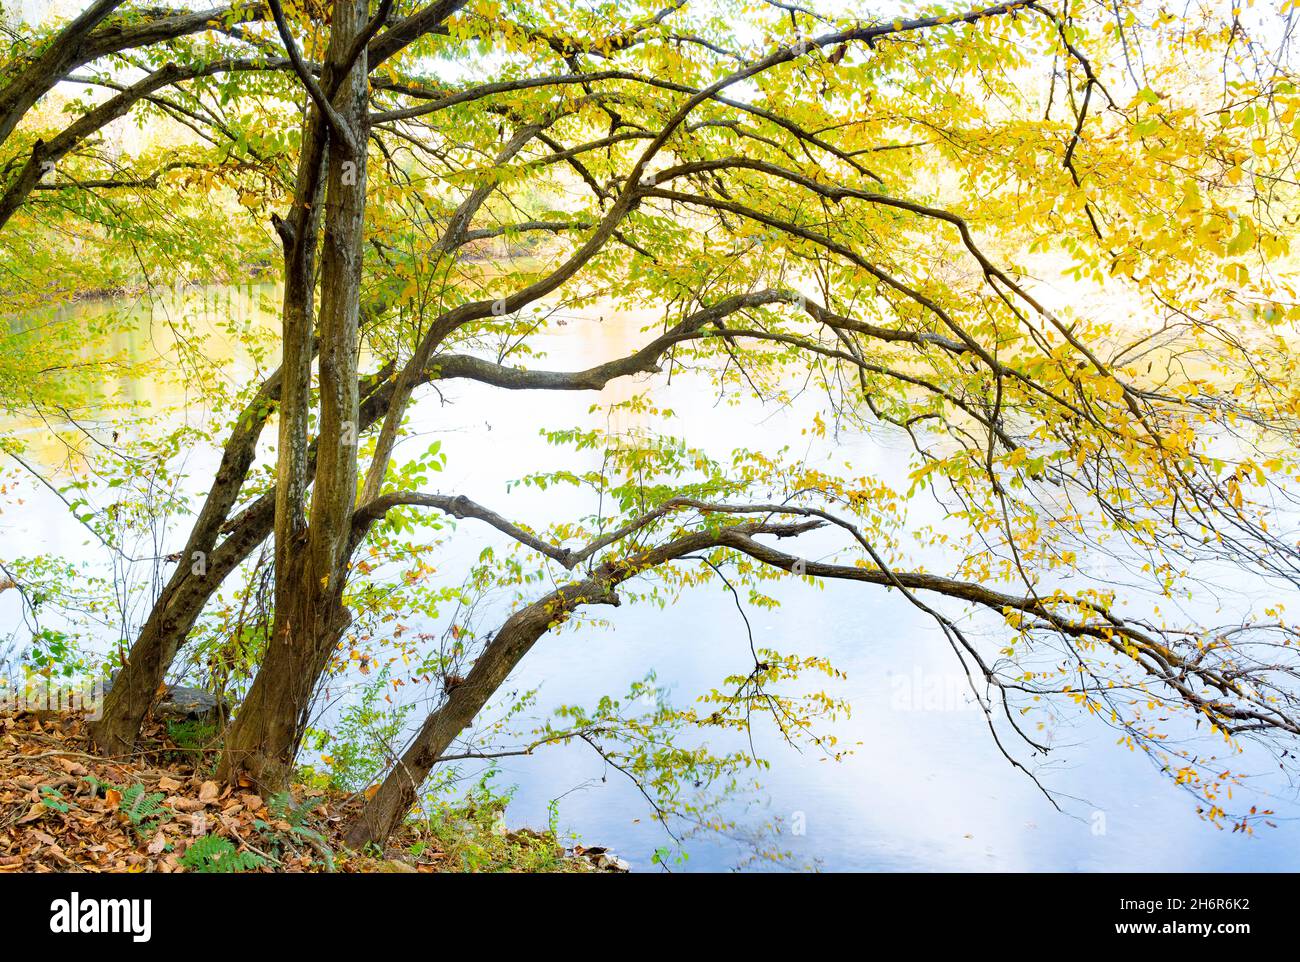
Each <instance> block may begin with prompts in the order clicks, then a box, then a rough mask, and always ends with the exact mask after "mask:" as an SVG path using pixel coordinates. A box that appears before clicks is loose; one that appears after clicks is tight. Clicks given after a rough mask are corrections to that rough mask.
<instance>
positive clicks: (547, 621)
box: [347, 577, 619, 849]
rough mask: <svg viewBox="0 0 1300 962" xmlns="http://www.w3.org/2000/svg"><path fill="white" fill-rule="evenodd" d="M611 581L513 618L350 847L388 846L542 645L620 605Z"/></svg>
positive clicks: (369, 808) (371, 805)
mask: <svg viewBox="0 0 1300 962" xmlns="http://www.w3.org/2000/svg"><path fill="white" fill-rule="evenodd" d="M618 603H619V602H618V595H617V594H616V593H615V592H614V589H613V587H612V586H611V585H610V583H609V581H608V580H606V579H605V578H600V577H593V578H591V579H588V580H587V581H584V582H581V583H580V584H575V585H565V586H564V587H563V588H560V589H559V590H557V591H553V592H551V593H550V594H549V595H547V596H546V597H544V598H542V599H540V600H539V601H535V602H533V603H532V604H530V605H528V607H526V608H521V609H520V610H519V611H517V612H515V613H514V614H513V615H511V616H510V617H509V618H508V619H506V622H505V624H504V625H502V626H501V630H500V631H498V632H497V633H496V635H495V636H494V637H493V639H492V641H490V642H489V643H488V645H487V647H486V648H484V649H483V653H482V654H481V655H479V657H478V659H477V660H476V661H475V662H474V667H473V668H471V669H470V672H469V674H468V675H467V676H466V677H465V680H464V681H463V682H462V683H461V684H459V685H457V686H456V687H455V688H453V689H452V690H451V692H450V694H448V696H447V701H446V703H444V704H443V706H442V707H441V708H439V709H438V710H437V711H435V712H433V713H432V714H431V715H429V717H428V718H426V719H425V722H424V724H423V725H422V726H421V727H420V731H419V733H418V734H417V735H416V736H415V740H414V741H412V742H411V745H410V747H409V748H407V750H406V751H405V753H403V755H402V758H401V760H400V761H399V762H398V763H397V765H396V767H394V768H393V770H392V771H391V772H389V773H388V777H387V778H385V779H384V781H383V783H382V784H381V785H380V786H379V790H378V791H377V792H375V794H374V795H373V796H372V797H371V798H370V800H369V801H368V802H367V803H366V806H365V808H363V809H362V810H361V814H360V815H359V816H358V818H357V820H356V821H355V822H354V823H353V824H352V826H351V827H350V828H349V829H348V834H347V842H348V844H349V845H350V846H352V847H353V848H356V849H360V848H362V847H363V846H365V845H367V844H371V843H373V844H376V845H382V844H384V842H385V841H386V840H387V839H388V837H389V836H390V835H391V834H392V833H393V832H394V831H395V830H396V829H397V828H398V827H399V826H400V825H401V824H402V821H403V820H404V819H405V818H406V814H407V813H408V812H409V811H410V810H411V809H412V807H414V805H415V802H416V798H417V796H418V794H419V791H420V786H421V785H423V784H424V780H425V779H426V778H428V777H429V771H430V769H432V768H433V766H434V764H436V763H437V761H438V759H439V758H440V757H442V754H443V752H445V751H446V750H447V746H448V745H450V744H451V743H452V741H453V740H454V739H455V738H456V736H458V735H459V734H460V733H461V732H462V731H464V730H465V728H466V726H468V725H469V724H470V722H472V721H473V720H474V718H475V716H476V715H478V713H479V712H480V711H482V709H483V706H484V705H486V704H487V703H488V700H489V699H490V698H491V697H492V696H493V695H494V694H495V693H496V691H497V689H498V688H500V687H501V685H502V684H503V683H504V682H505V680H506V678H507V677H508V676H509V675H510V672H511V671H513V670H514V668H515V666H516V665H517V664H519V662H520V660H521V659H522V658H523V657H524V656H525V655H526V654H528V652H529V651H530V650H531V649H532V647H533V645H535V644H536V643H537V640H538V639H539V638H541V637H542V635H544V634H545V633H546V632H547V631H548V630H550V628H552V627H553V626H554V625H556V624H557V623H559V622H560V621H563V620H564V618H566V617H567V616H568V615H569V614H570V613H571V612H572V611H573V610H574V608H576V607H577V606H578V605H580V604H608V605H617V604H618Z"/></svg>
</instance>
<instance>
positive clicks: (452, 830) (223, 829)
mask: <svg viewBox="0 0 1300 962" xmlns="http://www.w3.org/2000/svg"><path fill="white" fill-rule="evenodd" d="M213 761H214V758H213V757H212V753H211V752H206V751H204V750H196V749H192V748H186V747H183V746H181V745H178V744H176V742H175V740H174V739H173V738H172V737H171V736H170V735H169V733H168V731H167V729H166V728H165V727H164V726H162V725H150V726H148V727H147V728H146V730H145V731H144V732H143V737H142V739H141V748H140V750H139V751H138V752H137V754H136V755H135V756H134V757H132V758H131V759H128V760H122V759H108V758H102V757H99V756H96V755H92V754H88V753H87V751H86V737H85V733H84V720H83V719H82V717H81V716H80V715H78V714H56V713H45V712H38V713H30V712H29V713H21V714H14V713H0V872H187V871H188V872H195V871H197V872H231V871H257V872H330V871H338V872H409V873H419V872H463V871H504V872H600V871H611V870H612V871H620V870H626V869H625V865H624V863H621V862H620V861H619V860H617V859H613V858H612V857H611V856H609V855H608V854H607V853H606V852H605V850H604V849H600V848H590V849H584V848H583V847H582V846H580V845H574V846H573V847H572V848H568V849H566V848H565V847H564V846H563V845H561V844H560V842H559V841H558V840H557V838H556V836H555V834H554V833H553V832H550V831H543V832H536V831H533V830H531V829H516V830H507V829H506V828H505V827H504V820H503V818H502V812H501V811H500V810H497V811H484V810H482V806H479V807H478V808H477V809H476V808H475V807H474V806H472V805H469V806H464V807H460V808H455V807H446V808H444V809H443V810H441V811H438V812H435V813H434V814H433V815H432V816H431V817H430V818H428V820H427V821H420V822H418V823H417V822H411V823H408V824H407V825H406V826H405V827H404V828H403V830H402V831H401V832H400V833H399V834H398V835H397V836H396V837H394V838H393V839H392V840H391V841H390V843H389V845H388V847H387V848H386V849H385V850H384V851H382V852H380V851H377V850H376V851H370V852H365V853H358V852H352V851H350V850H348V849H347V848H346V847H345V846H344V845H343V842H342V836H343V833H344V830H345V827H346V826H347V824H348V823H349V821H350V819H351V817H352V816H353V815H355V813H356V811H357V810H358V808H359V807H360V805H362V804H363V803H364V798H363V797H361V796H357V795H353V794H348V793H344V792H338V791H332V790H328V789H326V790H322V789H308V788H305V787H304V786H300V785H299V786H294V788H293V790H292V791H291V792H289V793H286V794H284V795H280V796H277V797H275V798H271V799H264V798H261V797H260V796H258V795H257V794H255V793H254V792H252V791H251V790H241V789H239V788H235V787H231V786H223V785H219V784H218V783H217V782H216V781H213V780H212V779H211V777H210V774H209V773H210V772H211V770H212V767H213Z"/></svg>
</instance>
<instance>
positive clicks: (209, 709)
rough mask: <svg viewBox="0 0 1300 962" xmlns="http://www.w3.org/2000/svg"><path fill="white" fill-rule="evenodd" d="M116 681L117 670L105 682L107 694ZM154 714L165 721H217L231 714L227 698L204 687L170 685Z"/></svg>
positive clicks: (105, 692) (156, 706) (155, 707)
mask: <svg viewBox="0 0 1300 962" xmlns="http://www.w3.org/2000/svg"><path fill="white" fill-rule="evenodd" d="M115 681H117V672H113V674H112V675H110V676H109V678H108V680H106V681H105V682H104V694H105V695H107V694H108V693H109V692H110V691H112V690H113V683H114V682H115ZM153 714H154V717H155V718H158V719H160V720H163V721H217V720H219V719H220V718H221V717H222V716H229V715H230V703H229V702H228V701H226V700H225V699H221V700H220V701H219V700H218V699H217V697H216V696H215V695H213V694H212V693H211V692H209V691H204V690H203V689H202V688H190V687H188V686H186V685H168V686H167V687H166V689H165V690H164V691H163V695H162V697H161V698H159V699H158V703H157V704H156V705H154V708H153Z"/></svg>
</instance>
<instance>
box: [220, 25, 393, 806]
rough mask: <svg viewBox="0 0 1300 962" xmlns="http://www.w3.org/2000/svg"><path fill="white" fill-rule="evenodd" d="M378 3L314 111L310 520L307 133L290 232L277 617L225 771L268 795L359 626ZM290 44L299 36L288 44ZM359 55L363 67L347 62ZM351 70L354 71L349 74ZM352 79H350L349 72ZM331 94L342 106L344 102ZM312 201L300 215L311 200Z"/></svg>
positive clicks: (232, 734) (285, 773)
mask: <svg viewBox="0 0 1300 962" xmlns="http://www.w3.org/2000/svg"><path fill="white" fill-rule="evenodd" d="M368 14H369V7H368V3H367V2H366V0H336V2H335V3H334V6H333V16H332V22H331V30H330V41H329V48H328V50H327V52H326V67H325V70H324V72H323V76H322V78H321V81H322V82H321V87H322V88H323V90H324V91H325V97H326V98H327V99H328V100H330V103H331V106H329V108H328V109H329V111H330V115H329V116H326V115H325V114H324V112H323V111H322V110H321V109H315V110H313V112H312V121H311V122H309V125H308V126H309V128H311V133H312V134H313V137H312V139H313V140H314V141H320V142H324V141H326V140H328V143H329V149H328V151H324V152H323V159H324V164H323V166H324V167H325V168H326V171H327V173H326V178H325V184H324V189H325V205H324V218H323V222H322V223H323V228H324V239H323V243H322V253H321V306H320V324H319V329H320V339H319V352H320V429H319V435H318V440H317V448H316V460H315V479H314V485H313V487H312V495H311V515H310V519H309V520H308V519H307V518H304V516H303V503H304V501H305V499H306V498H305V496H306V489H307V465H308V445H307V427H308V421H309V417H310V413H311V408H310V363H311V356H312V324H311V307H310V306H311V286H312V283H313V280H314V278H313V273H312V271H311V270H310V268H309V267H308V268H307V269H304V264H305V262H307V261H309V260H310V257H309V256H308V253H307V252H308V249H309V248H310V247H311V246H312V245H313V244H314V243H315V233H316V232H315V227H314V219H315V214H314V211H315V210H317V209H318V208H319V206H320V205H319V204H316V203H313V202H311V198H312V197H314V195H315V193H316V182H317V180H318V178H319V171H320V169H321V166H322V164H320V163H313V162H312V158H311V157H310V156H308V153H309V150H310V148H308V147H307V146H306V138H304V141H305V146H304V159H303V163H302V164H301V165H300V168H299V173H298V177H299V182H298V185H297V190H296V196H295V209H294V210H293V211H292V212H291V216H290V219H289V221H287V222H285V223H283V224H282V225H281V235H282V237H283V238H284V240H285V253H286V294H285V317H284V346H283V350H284V370H285V375H284V377H285V386H284V390H283V392H282V399H281V414H280V447H279V463H278V465H277V478H276V483H277V486H276V511H275V578H276V588H275V619H274V625H273V629H272V635H271V637H270V638H269V639H268V640H267V650H266V653H265V655H264V657H263V659H262V664H261V666H260V668H259V669H258V673H257V677H256V678H254V680H253V684H252V687H251V688H250V689H249V693H248V697H247V698H246V699H245V701H244V704H243V706H242V707H241V708H240V711H239V713H238V715H237V716H236V717H235V721H234V723H233V724H232V725H231V727H230V730H229V731H228V733H227V737H226V745H225V751H224V753H223V755H222V761H221V766H220V775H221V777H222V778H224V779H225V780H227V781H233V780H235V779H237V778H239V777H241V776H243V777H247V778H249V779H250V780H251V781H252V782H253V783H254V784H255V785H257V786H259V787H260V788H263V789H266V790H279V789H280V788H282V787H283V786H284V785H285V783H286V782H287V780H288V777H289V775H290V773H291V771H292V766H293V761H294V758H295V756H296V755H297V752H298V747H299V745H300V743H301V741H302V736H303V733H304V731H305V728H306V722H307V716H308V711H309V709H310V706H311V700H312V696H313V694H314V693H315V689H316V683H317V682H318V681H319V679H320V677H321V675H322V674H323V673H324V671H325V669H326V667H327V666H328V665H329V661H330V658H331V656H332V655H333V652H334V649H335V647H336V645H337V644H338V640H339V637H340V635H341V634H342V632H343V629H344V628H345V627H346V626H347V624H348V623H349V620H350V616H349V613H348V612H347V609H346V608H345V607H344V606H343V603H342V595H343V587H344V584H345V582H346V577H347V568H348V560H349V552H350V545H351V533H352V514H353V510H354V508H355V506H356V489H357V439H358V436H359V433H360V430H361V425H360V396H359V391H358V384H357V364H358V353H359V350H358V319H359V314H360V296H361V295H360V292H361V269H362V244H363V242H364V238H365V233H364V221H365V203H366V144H367V137H368V123H367V116H366V110H367V106H366V101H367V80H366V75H367V73H368V67H367V55H366V50H365V46H364V45H361V46H360V50H359V52H357V53H356V54H355V55H354V54H353V47H354V46H355V45H356V42H357V38H358V37H359V36H361V34H362V32H363V30H364V29H365V26H366V23H367V19H368ZM286 39H287V38H286ZM349 57H353V58H354V59H353V61H352V62H351V63H349V62H348V58H349ZM349 68H350V69H349ZM344 70H347V73H346V75H345V76H342V77H341V79H340V74H342V72H343V71H344ZM331 95H332V97H331ZM304 202H306V203H305V206H300V205H301V204H304Z"/></svg>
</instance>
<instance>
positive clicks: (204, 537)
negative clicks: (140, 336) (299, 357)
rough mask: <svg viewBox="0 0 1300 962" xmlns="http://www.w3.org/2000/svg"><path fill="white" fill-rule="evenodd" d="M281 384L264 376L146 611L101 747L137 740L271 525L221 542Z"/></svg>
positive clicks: (102, 726)
mask: <svg viewBox="0 0 1300 962" xmlns="http://www.w3.org/2000/svg"><path fill="white" fill-rule="evenodd" d="M279 391H280V375H279V373H278V372H277V373H276V374H273V375H272V376H271V377H269V378H268V379H267V380H266V381H265V383H263V385H262V387H261V389H260V390H259V391H258V392H257V395H256V396H255V397H254V398H253V400H252V401H251V402H250V403H249V404H248V406H247V407H245V408H244V410H243V411H242V412H241V413H240V416H239V420H238V421H237V422H236V424H235V428H234V430H233V431H232V432H231V435H230V438H229V439H228V440H227V442H226V447H225V450H224V451H223V452H222V456H221V464H220V466H219V467H218V468H217V474H216V477H215V478H214V479H213V482H212V487H211V488H210V489H209V491H208V496H207V499H206V500H205V501H204V503H203V508H202V510H201V511H200V512H199V516H198V518H197V519H196V520H195V522H194V527H193V528H192V529H191V530H190V536H189V538H188V539H187V540H186V543H185V549H184V550H183V551H182V552H181V557H180V562H179V564H177V566H176V570H175V571H174V572H172V576H171V578H169V579H168V581H167V584H166V585H165V586H164V588H163V590H162V593H161V594H160V595H159V596H158V599H157V601H155V602H154V605H153V608H152V609H151V610H150V612H149V616H148V618H146V619H145V623H144V626H143V627H142V628H141V630H140V634H139V636H138V637H137V638H136V640H135V643H134V644H132V646H131V651H130V654H129V655H128V656H127V659H126V663H125V664H124V665H123V666H122V668H121V671H120V672H119V673H118V677H117V681H116V683H115V684H114V685H113V690H112V691H110V692H109V693H108V695H106V696H105V698H104V703H103V706H102V710H101V714H100V717H99V718H98V719H97V720H95V721H93V722H92V723H91V726H90V737H91V740H92V742H93V743H94V745H95V747H96V748H97V749H98V750H99V751H100V752H101V753H105V754H110V755H116V754H126V753H128V752H130V751H131V750H132V749H133V748H134V747H135V739H136V736H137V735H138V734H139V731H140V723H141V722H142V721H143V720H144V716H145V713H146V712H147V711H148V710H149V707H150V705H151V704H152V703H153V698H154V695H155V693H156V692H157V690H158V687H159V686H160V685H161V684H162V681H163V676H164V675H165V674H166V673H167V669H168V668H170V667H171V663H172V659H174V658H175V657H176V651H177V649H178V648H179V647H180V645H181V643H182V642H183V641H184V639H185V637H186V636H187V635H188V634H189V631H190V629H191V628H192V627H193V626H194V622H195V621H196V620H197V619H198V617H199V614H200V613H201V612H202V611H203V607H204V605H205V604H207V601H208V598H210V597H211V596H212V593H213V592H214V591H216V589H217V586H218V585H220V584H221V582H222V581H223V580H224V579H225V577H226V575H227V574H229V573H230V571H231V570H233V568H234V567H235V566H236V565H238V564H239V562H240V561H242V560H243V558H244V557H245V556H246V555H247V553H248V552H249V551H251V550H252V549H253V547H254V546H255V545H256V544H258V543H260V542H261V541H262V539H264V538H265V537H266V532H265V530H261V531H251V530H247V529H246V530H243V531H237V532H231V534H230V536H229V537H228V538H227V539H226V541H225V542H223V543H222V545H221V547H220V548H216V547H215V546H216V542H217V538H218V536H219V535H220V534H221V531H222V526H223V525H224V524H225V522H226V520H227V517H228V516H229V514H230V511H231V509H232V508H233V507H234V505H235V502H236V501H237V500H238V498H239V491H240V488H241V486H242V485H243V483H244V479H245V478H246V477H247V476H248V469H249V468H250V467H251V466H252V463H253V458H254V456H255V454H256V452H257V439H258V437H259V436H260V435H261V433H262V427H263V425H264V424H265V423H266V419H267V418H268V417H269V416H270V414H271V412H272V411H273V410H274V409H275V403H276V400H277V398H278V395H279ZM248 527H249V528H253V527H256V525H249V526H248Z"/></svg>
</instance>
